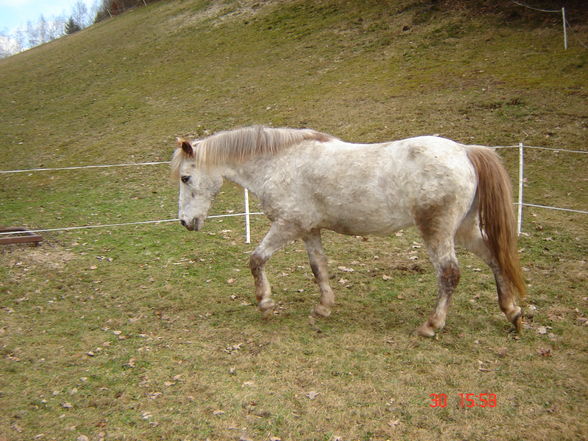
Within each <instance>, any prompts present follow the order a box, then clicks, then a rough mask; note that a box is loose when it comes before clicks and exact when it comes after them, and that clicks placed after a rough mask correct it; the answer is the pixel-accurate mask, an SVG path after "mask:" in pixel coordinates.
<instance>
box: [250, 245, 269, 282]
mask: <svg viewBox="0 0 588 441" xmlns="http://www.w3.org/2000/svg"><path fill="white" fill-rule="evenodd" d="M265 262H266V259H264V258H263V256H262V255H261V254H259V253H257V252H255V251H254V252H253V253H252V254H251V256H250V257H249V268H250V269H251V272H252V273H253V275H254V276H255V275H257V274H258V273H259V271H260V270H261V269H262V268H263V265H264V264H265Z"/></svg>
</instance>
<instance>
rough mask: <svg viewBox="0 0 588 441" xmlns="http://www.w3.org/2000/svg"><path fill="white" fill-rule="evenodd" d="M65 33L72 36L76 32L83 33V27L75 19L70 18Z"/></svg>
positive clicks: (66, 23)
mask: <svg viewBox="0 0 588 441" xmlns="http://www.w3.org/2000/svg"><path fill="white" fill-rule="evenodd" d="M64 30H65V33H66V34H68V35H70V34H73V33H75V32H78V31H81V30H82V27H81V26H80V25H79V24H77V23H76V21H75V20H74V18H73V17H69V20H67V21H66V22H65V28H64Z"/></svg>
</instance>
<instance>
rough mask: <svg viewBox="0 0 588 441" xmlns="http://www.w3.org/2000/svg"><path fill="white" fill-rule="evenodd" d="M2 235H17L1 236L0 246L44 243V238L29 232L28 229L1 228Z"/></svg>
mask: <svg viewBox="0 0 588 441" xmlns="http://www.w3.org/2000/svg"><path fill="white" fill-rule="evenodd" d="M0 233H14V234H15V235H14V236H12V235H3V236H0V245H8V244H14V243H33V244H35V245H39V243H40V242H42V241H43V237H42V236H40V235H39V234H36V233H31V232H28V231H27V229H26V228H22V227H0Z"/></svg>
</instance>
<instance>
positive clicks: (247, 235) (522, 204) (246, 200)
mask: <svg viewBox="0 0 588 441" xmlns="http://www.w3.org/2000/svg"><path fill="white" fill-rule="evenodd" d="M494 148H495V149H515V148H516V149H519V186H518V202H516V203H515V204H516V205H517V206H518V207H517V208H518V213H517V232H518V234H519V235H520V234H521V232H522V225H523V207H525V206H526V207H534V208H545V209H549V210H557V211H566V212H570V213H580V214H588V211H586V210H577V209H573V208H561V207H552V206H548V205H540V204H532V203H528V202H524V201H523V192H524V180H525V177H524V149H539V150H548V151H553V152H557V153H559V152H562V153H580V154H588V151H583V150H568V149H556V148H551V147H537V146H527V145H523V143H520V144H519V145H510V146H496V147H494ZM169 163H170V162H169V161H159V162H129V163H123V164H104V165H81V166H70V167H54V168H31V169H19V170H0V175H1V174H12V173H32V172H44V171H63V170H84V169H99V168H115V167H134V166H144V165H161V164H169ZM243 199H244V205H245V212H244V213H236V214H218V215H211V216H208V218H210V219H214V218H223V217H236V216H244V217H245V243H250V241H251V233H250V228H251V223H250V216H254V215H260V214H263V213H260V212H254V213H251V212H250V211H249V192H248V191H247V189H245V191H244V195H243ZM177 221H179V219H162V220H151V221H139V222H125V223H116V224H102V225H82V226H74V227H62V228H45V229H35V230H26V231H18V232H0V236H3V235H14V234H23V233H25V234H26V233H48V232H59V231H74V230H86V229H93V228H114V227H123V226H130V225H148V224H160V223H166V222H177Z"/></svg>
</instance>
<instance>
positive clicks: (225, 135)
mask: <svg viewBox="0 0 588 441" xmlns="http://www.w3.org/2000/svg"><path fill="white" fill-rule="evenodd" d="M332 139H335V138H334V137H333V136H331V135H327V134H325V133H321V132H317V131H315V130H311V129H289V128H269V127H263V126H252V127H243V128H240V129H234V130H227V131H224V132H219V133H216V134H214V135H212V136H209V137H208V138H204V139H202V140H197V141H194V144H193V150H194V158H195V161H196V164H197V165H199V166H215V165H221V164H235V163H240V162H244V161H247V160H248V159H250V158H253V157H255V156H261V155H275V154H277V153H279V152H281V151H283V150H285V149H287V148H289V147H292V146H294V145H296V144H298V143H300V142H302V141H318V142H327V141H330V140H332ZM182 152H183V151H182V149H178V150H176V153H175V154H174V158H173V160H172V170H174V171H177V169H179V166H180V165H181V162H182V160H183V156H185V155H183V154H182Z"/></svg>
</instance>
